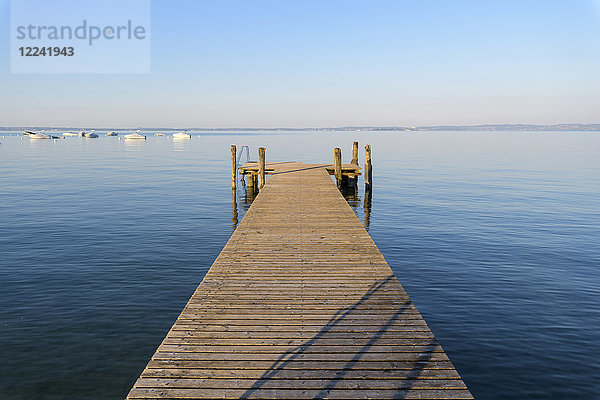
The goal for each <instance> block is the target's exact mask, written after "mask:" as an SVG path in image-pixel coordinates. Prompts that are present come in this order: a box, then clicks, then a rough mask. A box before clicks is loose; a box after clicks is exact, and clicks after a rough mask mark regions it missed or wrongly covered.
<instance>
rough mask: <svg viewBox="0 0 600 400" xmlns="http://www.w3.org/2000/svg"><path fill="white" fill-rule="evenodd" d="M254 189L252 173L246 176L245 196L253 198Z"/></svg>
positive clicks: (254, 183)
mask: <svg viewBox="0 0 600 400" xmlns="http://www.w3.org/2000/svg"><path fill="white" fill-rule="evenodd" d="M255 187H256V182H255V181H254V175H253V174H252V172H250V173H248V174H247V175H246V194H247V195H249V196H250V197H254V188H255Z"/></svg>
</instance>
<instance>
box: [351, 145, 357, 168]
mask: <svg viewBox="0 0 600 400" xmlns="http://www.w3.org/2000/svg"><path fill="white" fill-rule="evenodd" d="M350 164H355V165H358V142H354V143H352V161H351V162H350Z"/></svg>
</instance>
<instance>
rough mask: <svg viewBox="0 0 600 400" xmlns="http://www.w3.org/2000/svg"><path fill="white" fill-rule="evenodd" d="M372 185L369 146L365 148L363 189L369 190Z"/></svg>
mask: <svg viewBox="0 0 600 400" xmlns="http://www.w3.org/2000/svg"><path fill="white" fill-rule="evenodd" d="M372 185H373V165H372V164H371V145H369V144H368V145H366V146H365V189H366V190H370V189H371V187H372Z"/></svg>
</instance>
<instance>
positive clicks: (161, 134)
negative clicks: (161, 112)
mask: <svg viewBox="0 0 600 400" xmlns="http://www.w3.org/2000/svg"><path fill="white" fill-rule="evenodd" d="M156 136H167V135H166V134H165V133H157V134H156Z"/></svg>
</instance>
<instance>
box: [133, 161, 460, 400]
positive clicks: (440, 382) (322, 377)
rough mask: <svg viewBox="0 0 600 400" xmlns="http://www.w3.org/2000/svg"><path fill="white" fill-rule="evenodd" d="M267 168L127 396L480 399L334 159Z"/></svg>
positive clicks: (254, 168)
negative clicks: (364, 220) (338, 178)
mask: <svg viewBox="0 0 600 400" xmlns="http://www.w3.org/2000/svg"><path fill="white" fill-rule="evenodd" d="M261 169H262V168H261ZM258 170H259V168H258V164H256V163H247V164H245V165H243V166H242V167H241V168H240V171H241V173H250V174H254V175H256V174H258ZM264 170H265V171H266V172H269V171H270V172H271V173H270V177H269V179H268V180H267V182H266V184H265V186H264V187H263V188H262V190H261V191H260V193H259V195H258V196H257V197H256V199H255V200H254V203H253V204H252V206H251V207H250V209H249V210H248V212H247V214H246V216H245V217H244V218H243V220H242V221H241V222H240V224H239V226H238V228H237V229H236V231H235V232H234V233H233V235H232V236H231V238H230V239H229V241H228V242H227V245H226V246H225V248H224V249H223V251H222V252H221V254H219V256H218V257H217V259H216V260H215V262H214V263H213V265H212V267H211V268H210V270H209V271H208V272H207V274H206V276H205V277H204V279H203V281H202V283H201V284H200V285H199V286H198V288H197V289H196V291H195V292H194V294H193V295H192V297H191V298H190V300H189V302H188V304H187V305H186V306H185V308H184V309H183V311H182V313H181V314H180V316H179V317H178V319H177V321H176V322H175V324H174V325H173V326H172V328H171V329H170V331H169V332H168V334H167V336H166V337H165V339H164V340H163V342H162V343H161V345H160V346H159V348H158V349H157V351H156V352H155V354H154V356H153V357H152V359H151V360H150V362H149V363H148V365H147V366H146V368H145V369H144V371H143V372H142V374H141V376H140V378H139V379H138V380H137V382H136V383H135V385H134V387H133V389H132V390H131V391H130V393H129V395H128V398H129V399H142V398H145V399H156V398H167V399H168V398H171V399H185V398H197V399H202V398H223V399H226V398H232V399H233V398H265V399H266V398H285V399H294V398H297V399H303V398H345V399H352V398H382V399H383V398H406V399H411V398H419V399H472V396H471V394H470V393H469V391H468V389H467V388H466V386H465V384H464V383H463V381H462V380H461V379H460V375H459V374H458V372H456V370H455V369H454V367H453V365H452V363H451V362H450V360H449V359H448V356H447V355H446V354H445V353H444V351H443V349H442V347H441V346H440V345H439V343H438V342H437V341H436V340H435V337H434V335H433V333H432V332H431V330H430V329H429V327H428V326H427V324H426V323H425V321H424V320H423V318H422V317H421V315H420V313H419V312H418V310H417V309H416V308H415V306H414V305H413V303H412V302H411V301H410V298H409V297H408V295H407V294H406V292H405V291H404V289H403V288H402V285H401V284H400V282H398V280H397V278H396V277H395V276H394V274H393V273H392V271H391V269H390V268H389V266H388V265H387V263H386V261H385V259H384V257H383V256H382V255H381V252H380V251H379V250H378V249H377V246H376V245H375V243H373V240H372V239H371V237H370V236H369V235H368V233H367V232H366V231H365V229H364V228H363V226H362V225H361V223H360V221H359V220H358V218H357V217H356V215H355V214H354V212H353V211H352V209H351V208H350V207H349V206H348V204H347V203H346V201H345V200H344V198H343V197H342V195H341V194H340V192H339V191H338V190H337V188H336V186H335V184H334V183H333V180H332V179H331V177H330V171H331V173H333V165H332V164H302V163H298V162H291V163H285V162H266V163H265V168H264ZM341 170H342V173H343V174H345V175H347V176H348V175H349V174H358V173H359V172H360V168H358V166H357V165H348V164H343V165H342V166H341Z"/></svg>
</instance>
